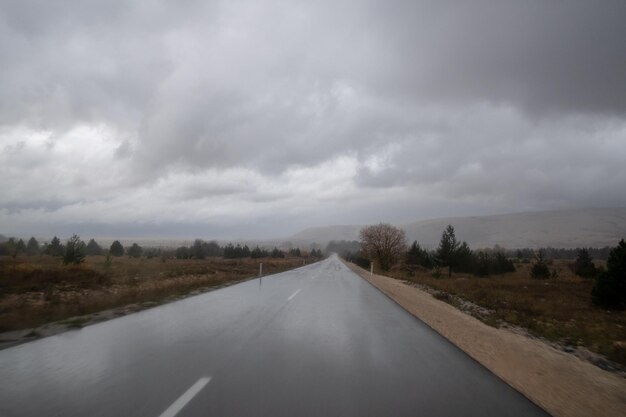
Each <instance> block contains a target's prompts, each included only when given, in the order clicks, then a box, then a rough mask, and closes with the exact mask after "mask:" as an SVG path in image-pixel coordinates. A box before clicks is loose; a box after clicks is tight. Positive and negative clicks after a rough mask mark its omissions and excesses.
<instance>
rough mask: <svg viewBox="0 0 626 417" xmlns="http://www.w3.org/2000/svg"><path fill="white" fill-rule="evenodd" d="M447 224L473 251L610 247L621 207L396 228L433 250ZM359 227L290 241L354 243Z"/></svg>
mask: <svg viewBox="0 0 626 417" xmlns="http://www.w3.org/2000/svg"><path fill="white" fill-rule="evenodd" d="M448 224H452V225H453V226H454V228H455V230H456V236H457V238H458V239H459V240H465V241H467V243H469V245H470V246H471V247H473V248H483V247H493V246H494V245H500V246H504V247H506V248H509V249H515V248H522V247H531V248H538V247H555V248H576V247H582V246H590V247H603V246H614V245H616V244H617V242H618V241H619V240H620V239H622V238H626V208H606V209H580V210H557V211H539V212H525V213H514V214H501V215H494V216H472V217H450V218H441V219H431V220H422V221H418V222H414V223H409V224H405V225H398V226H399V227H401V228H402V229H404V231H405V232H406V236H407V240H408V241H410V242H412V241H414V240H417V241H418V242H419V243H420V244H421V245H423V246H425V247H428V248H433V247H435V246H436V245H437V243H438V242H439V239H440V238H441V233H442V232H443V229H444V228H445V227H446V226H447V225H448ZM361 227H362V225H351V226H326V227H314V228H309V229H306V230H303V231H301V232H299V233H296V234H295V235H293V236H292V237H291V240H293V241H303V242H304V241H314V242H317V243H320V244H326V243H327V242H329V241H331V240H358V236H359V230H360V229H361Z"/></svg>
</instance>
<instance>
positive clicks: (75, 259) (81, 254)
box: [63, 235, 85, 265]
mask: <svg viewBox="0 0 626 417" xmlns="http://www.w3.org/2000/svg"><path fill="white" fill-rule="evenodd" d="M84 261H85V244H84V243H83V242H82V241H81V240H80V237H78V236H77V235H72V237H71V238H69V239H68V241H67V243H66V244H65V254H64V255H63V263H64V264H65V265H68V264H76V265H78V264H80V263H82V262H84Z"/></svg>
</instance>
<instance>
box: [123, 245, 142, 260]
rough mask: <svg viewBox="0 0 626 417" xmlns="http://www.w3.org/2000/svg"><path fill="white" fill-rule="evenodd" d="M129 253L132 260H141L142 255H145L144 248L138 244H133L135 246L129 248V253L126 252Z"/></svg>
mask: <svg viewBox="0 0 626 417" xmlns="http://www.w3.org/2000/svg"><path fill="white" fill-rule="evenodd" d="M126 252H127V253H128V256H129V257H131V258H141V255H142V254H143V248H142V247H141V246H139V245H138V244H136V243H133V245H132V246H131V247H130V248H128V251H126Z"/></svg>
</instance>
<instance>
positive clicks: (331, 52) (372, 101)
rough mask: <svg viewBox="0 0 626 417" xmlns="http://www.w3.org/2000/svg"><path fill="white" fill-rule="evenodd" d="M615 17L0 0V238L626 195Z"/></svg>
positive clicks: (624, 70) (390, 7) (542, 6)
mask: <svg viewBox="0 0 626 417" xmlns="http://www.w3.org/2000/svg"><path fill="white" fill-rule="evenodd" d="M624 16H626V3H625V2H623V1H611V0H606V1H602V2H588V1H567V2H565V1H562V2H560V1H538V0H528V1H501V2H491V1H434V0H433V1H431V0H422V1H394V2H382V1H365V2H363V1H351V0H348V1H341V0H339V1H318V2H305V1H300V2H298V1H295V2H282V1H267V2H257V1H214V2H206V1H191V0H189V1H183V2H166V1H134V2H128V1H109V2H103V1H69V0H67V1H61V2H49V1H8V0H5V1H2V0H0V61H1V62H2V65H1V67H0V75H1V77H0V150H2V151H0V163H1V164H2V165H0V166H1V167H2V168H1V169H2V172H1V173H2V179H0V193H1V195H2V196H3V199H4V201H3V202H2V203H3V204H2V205H1V206H0V222H1V223H0V226H1V225H3V224H4V225H6V224H12V225H20V227H22V226H24V225H26V224H28V222H29V221H32V222H39V223H38V224H43V222H45V221H49V222H64V221H66V222H70V221H72V222H74V221H76V220H75V219H76V218H78V219H80V221H84V222H87V223H89V222H91V223H90V224H98V222H103V223H102V224H108V223H120V222H125V221H128V220H129V218H130V220H132V219H143V218H146V217H149V218H154V219H155V222H159V221H163V222H165V223H167V222H174V223H175V222H176V221H179V219H181V218H185V219H186V220H185V221H189V222H190V223H193V224H196V223H194V222H197V223H198V224H200V223H206V224H217V223H218V222H222V223H224V222H226V223H227V222H231V223H230V224H232V225H236V224H237V222H238V221H239V222H241V221H242V219H250V218H254V219H261V218H263V219H269V218H271V219H273V220H271V221H270V220H265V221H266V223H271V224H276V225H278V226H277V227H279V228H280V227H281V225H282V227H285V228H287V227H289V226H288V225H287V223H284V222H283V223H281V222H280V221H278V220H276V219H277V218H278V216H279V215H278V214H276V213H281V215H288V216H291V217H290V219H294V220H293V221H292V222H291V223H290V224H291V225H292V227H295V225H300V223H299V220H295V219H301V218H304V219H306V218H308V219H311V220H312V221H318V220H319V221H322V219H327V218H328V217H332V216H335V218H339V217H341V215H340V214H338V213H337V209H336V207H337V206H336V205H337V204H339V203H341V205H342V209H343V210H345V211H346V213H348V214H346V215H344V217H343V218H346V219H350V218H351V214H349V213H354V214H355V215H357V213H358V216H360V217H359V219H360V221H368V220H367V218H366V217H367V213H368V209H367V208H363V207H362V204H364V203H367V204H371V207H387V209H386V210H387V211H386V212H388V213H389V216H390V217H393V218H399V217H403V218H404V217H406V216H408V214H407V213H410V212H411V210H413V212H414V213H419V214H420V215H423V216H428V215H437V214H438V213H440V212H441V211H442V210H444V209H445V210H449V206H450V203H451V202H454V203H455V204H456V205H455V206H456V207H458V210H459V211H460V212H459V213H449V214H451V215H454V214H457V215H462V214H464V212H461V211H463V210H467V211H468V212H472V213H474V214H475V213H478V212H481V211H493V209H494V207H495V208H497V209H499V210H502V211H512V210H514V211H519V210H521V209H525V208H528V209H538V208H559V207H561V206H567V207H571V206H589V205H626V197H624V195H625V194H624V193H623V192H621V191H623V190H622V188H623V187H622V186H621V184H623V183H625V182H626V173H624V171H623V169H622V163H623V160H624V158H626V149H625V148H626V147H625V146H624V143H625V142H626V137H625V135H626V82H624V79H625V75H624V74H626V46H625V45H626V43H625V42H624V39H626V25H624V22H623V20H624ZM333 181H334V182H333ZM512 184H515V186H513V185H512ZM371 192H375V193H377V194H378V195H379V198H380V200H377V201H371V199H368V198H366V196H368V195H369V193H371ZM426 198H427V199H428V203H426V202H424V200H425V199H426ZM46 202H52V203H51V204H47V203H46ZM56 202H67V203H66V204H61V206H60V207H57V204H56ZM48 206H49V207H48ZM146 206H147V207H148V208H146ZM444 206H445V207H444ZM420 207H421V209H420ZM51 210H52V211H53V212H54V213H53V215H51V214H50V213H49V212H50V211H51ZM376 210H377V212H378V211H380V210H378V209H376ZM285 212H288V213H285ZM20 213H21V214H20ZM115 213H120V214H118V215H117V217H116V214H115ZM181 213H182V214H181ZM312 213H316V214H315V216H314V215H313V214H312ZM428 213H430V214H428ZM20 216H22V217H20ZM121 216H124V218H122V217H121ZM187 217H191V219H187ZM393 218H390V219H381V220H389V221H393ZM405 220H411V219H405ZM331 222H332V221H331ZM222 223H220V224H222ZM72 224H74V223H72ZM303 226H306V224H303ZM16 227H17V226H16ZM216 227H217V226H216ZM232 227H234V228H236V226H232ZM243 227H244V226H241V229H233V230H244V229H243ZM142 230H143V229H142ZM246 230H247V229H246ZM237 233H238V232H237ZM277 233H278V232H277Z"/></svg>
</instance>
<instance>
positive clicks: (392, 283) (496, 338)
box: [345, 262, 626, 417]
mask: <svg viewBox="0 0 626 417" xmlns="http://www.w3.org/2000/svg"><path fill="white" fill-rule="evenodd" d="M345 264H346V265H347V266H348V267H349V268H350V269H351V270H352V271H354V272H355V273H357V274H358V275H359V276H361V277H362V278H364V279H365V280H366V281H368V282H369V283H371V284H372V285H373V286H375V287H376V288H378V289H379V290H380V291H381V292H383V293H384V294H385V295H387V296H388V297H389V298H391V299H392V300H394V301H395V302H396V303H398V304H399V305H400V306H402V307H403V308H404V309H405V310H407V311H408V312H409V313H411V314H412V315H414V316H415V317H417V318H419V319H420V320H422V321H423V322H424V323H426V324H427V325H428V326H430V327H431V328H433V329H434V330H435V331H437V332H438V333H439V334H441V335H442V336H444V337H445V338H446V339H448V340H449V341H450V342H452V343H453V344H455V345H456V346H458V347H459V348H460V349H461V350H463V351H464V352H465V353H467V354H468V355H469V356H470V357H472V358H473V359H475V360H476V361H478V362H479V363H481V364H482V365H483V366H485V367H486V368H487V369H489V370H490V371H491V372H493V373H494V374H495V375H497V376H498V377H500V378H501V379H502V380H504V381H505V382H506V383H508V384H509V385H511V386H512V387H513V388H515V389H517V390H518V391H519V392H521V393H522V394H523V395H525V396H526V397H528V398H529V399H530V400H532V401H533V402H535V403H536V404H537V405H539V406H540V407H542V408H544V409H545V410H546V411H548V412H549V413H550V414H552V415H554V416H555V417H589V416H605V417H613V416H615V417H621V416H624V415H625V414H626V379H624V378H622V377H619V376H617V375H613V374H611V373H609V372H606V371H603V370H601V369H599V368H597V367H596V366H594V365H592V364H590V363H587V362H584V361H582V360H580V359H578V358H576V357H574V356H573V355H569V354H567V353H564V352H560V351H558V350H556V349H554V348H552V347H551V346H549V345H547V344H545V343H543V342H541V341H539V340H535V339H531V338H528V337H526V336H524V335H520V334H516V333H513V332H512V331H509V330H506V329H496V328H494V327H490V326H487V325H486V324H484V323H483V322H481V321H480V320H478V319H476V318H474V317H472V316H470V315H468V314H465V313H463V312H461V311H460V310H458V309H456V308H455V307H453V306H451V305H449V304H446V303H444V302H442V301H439V300H437V299H435V298H433V297H432V296H431V295H430V294H428V293H426V292H424V291H421V290H420V289H418V288H415V287H412V286H409V285H406V284H405V283H403V282H402V281H399V280H396V279H393V278H389V277H385V276H381V275H376V274H374V275H370V273H369V272H367V271H365V270H364V269H362V268H359V267H358V266H356V265H354V264H351V263H348V262H345Z"/></svg>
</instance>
